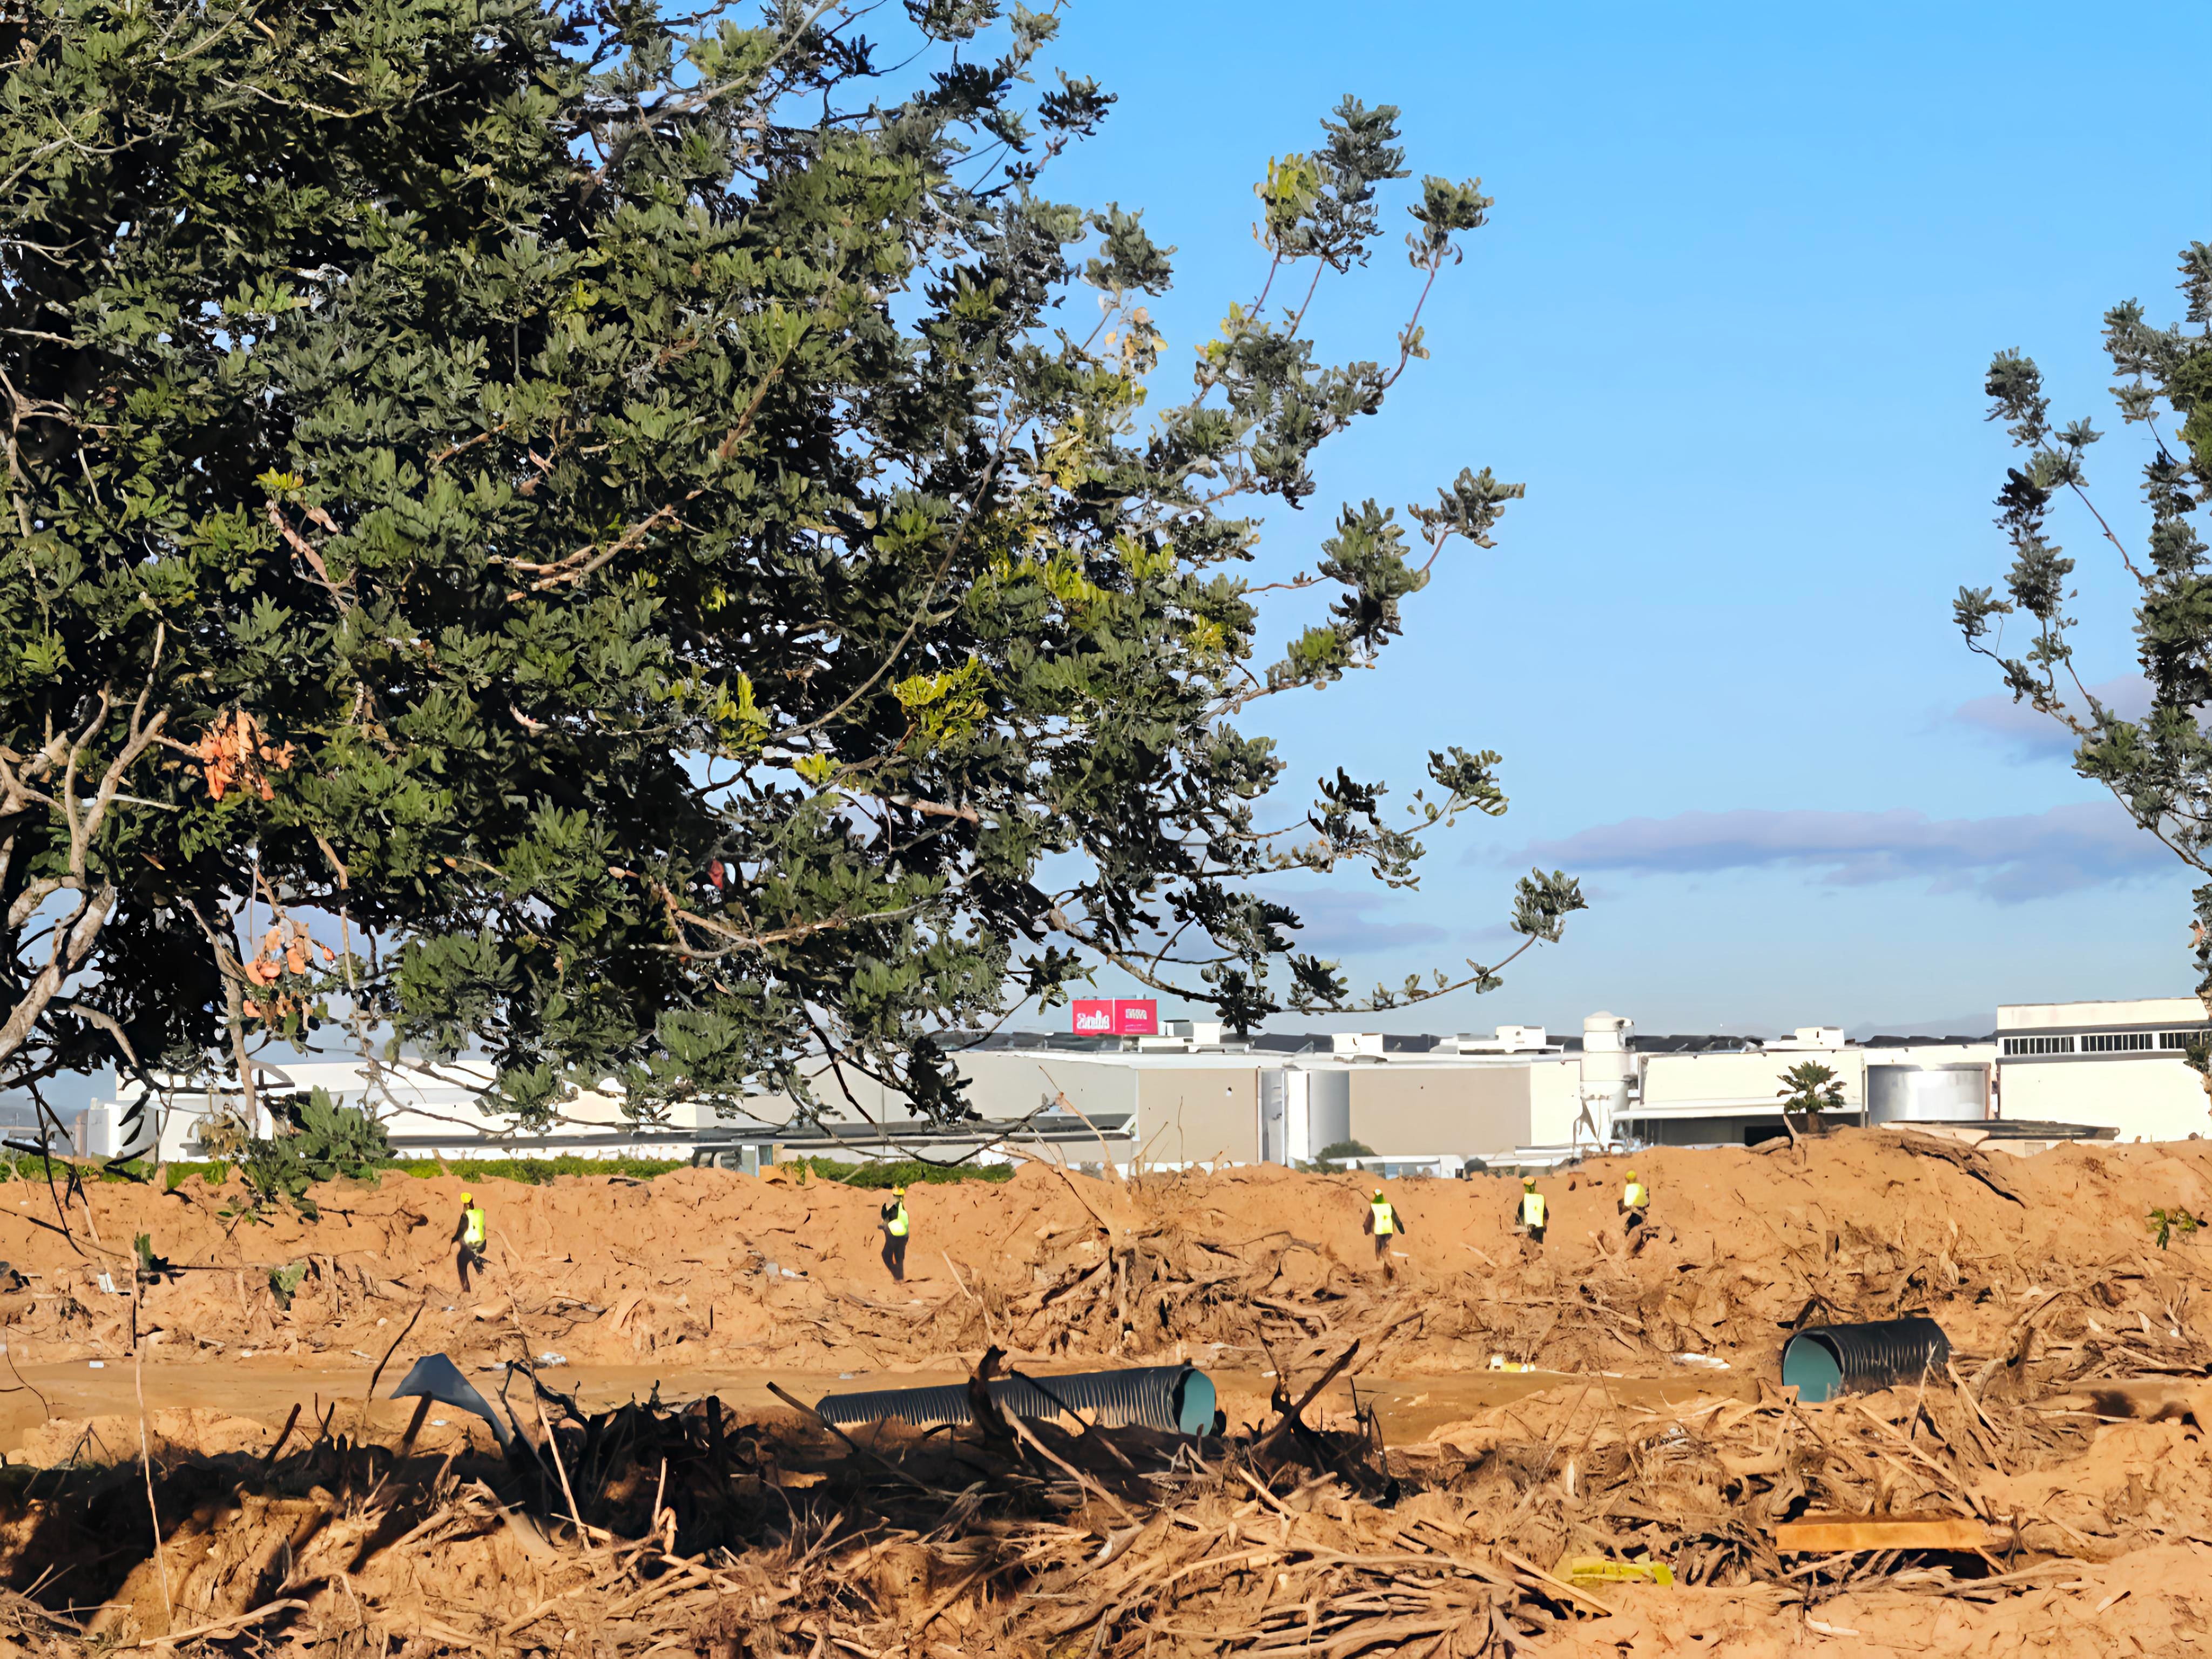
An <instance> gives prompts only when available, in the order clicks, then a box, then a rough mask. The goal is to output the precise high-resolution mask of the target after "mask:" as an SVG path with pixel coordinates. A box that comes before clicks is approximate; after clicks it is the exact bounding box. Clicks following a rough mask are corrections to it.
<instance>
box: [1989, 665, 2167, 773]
mask: <svg viewBox="0 0 2212 1659" xmlns="http://www.w3.org/2000/svg"><path fill="white" fill-rule="evenodd" d="M2089 690H2090V693H2091V695H2093V696H2094V697H2095V698H2096V699H2097V701H2098V702H2101V703H2104V704H2105V705H2106V707H2108V708H2111V709H2112V712H2113V713H2114V714H2118V716H2119V717H2120V718H2121V719H2123V720H2141V719H2142V717H2143V715H2144V714H2147V713H2148V712H2149V709H2150V682H2149V681H2148V680H2147V679H2145V678H2143V677H2142V675H2140V674H2122V675H2120V676H2119V677H2118V678H2116V679H2109V680H2106V681H2104V682H2103V683H2102V684H2098V685H2093V686H2091V687H2090V688H2089ZM2080 712H2081V714H2082V715H2083V716H2084V717H2086V716H2087V712H2088V711H2087V705H2081V708H2080ZM1951 718H1952V719H1953V720H1956V721H1957V722H1958V723H1959V724H1960V725H1961V726H1972V727H1973V728H1974V729H1975V730H1976V731H1978V732H1981V733H1982V734H1983V735H1984V736H1985V737H1991V738H1996V739H1997V740H1998V741H1999V742H2001V743H2003V744H2008V746H2010V747H2011V748H2012V749H2013V750H2014V751H2015V755H2016V756H2017V757H2018V758H2020V759H2021V760H2047V759H2053V758H2058V757H2064V756H2068V755H2071V754H2072V753H2073V752H2074V747H2075V736H2074V734H2073V733H2072V732H2069V731H2068V730H2067V729H2066V728H2065V726H2063V725H2061V724H2060V723H2059V722H2058V721H2057V720H2054V719H2052V718H2051V716H2050V715H2048V714H2037V713H2036V712H2035V710H2034V709H2033V708H2031V707H2029V706H2028V705H2027V703H2024V702H2014V701H2013V700H2012V695H2011V694H2010V693H2009V692H2006V691H1998V692H1994V693H1992V694H1991V695H1990V696H1986V697H1976V698H1974V699H1973V700H1972V702H1962V703H1960V705H1959V706H1958V707H1957V708H1954V709H1953V710H1952V711H1951Z"/></svg>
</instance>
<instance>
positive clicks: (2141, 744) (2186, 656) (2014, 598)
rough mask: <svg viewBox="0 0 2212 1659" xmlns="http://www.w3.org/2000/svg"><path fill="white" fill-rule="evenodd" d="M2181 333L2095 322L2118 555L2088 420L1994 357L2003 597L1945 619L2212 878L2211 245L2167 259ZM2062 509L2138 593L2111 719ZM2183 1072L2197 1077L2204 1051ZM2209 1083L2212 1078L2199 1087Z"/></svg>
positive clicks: (1988, 594)
mask: <svg viewBox="0 0 2212 1659" xmlns="http://www.w3.org/2000/svg"><path fill="white" fill-rule="evenodd" d="M2181 292H2182V296H2183V300H2184V303H2185V309H2186V314H2187V320H2186V322H2185V323H2181V324H2174V325H2169V326H2167V327H2165V328H2156V327H2154V326H2152V325H2150V324H2149V323H2148V321H2146V320H2145V313H2144V309H2143V307H2142V305H2141V304H2140V303H2139V302H2137V301H2133V300H2130V301H2128V302H2127V303H2126V304H2124V305H2120V306H2115V307H2112V310H2110V311H2108V312H2106V313H2105V349H2106V352H2107V354H2108V355H2109V356H2111V358H2112V372H2113V373H2114V374H2116V375H2117V376H2118V380H2119V383H2118V385H2116V386H2114V387H2113V388H2112V392H2113V396H2114V397H2115V398H2117V399H2118V404H2119V410H2120V419H2121V420H2122V422H2124V423H2125V424H2127V425H2129V426H2134V427H2139V428H2142V435H2143V438H2144V441H2145V449H2146V455H2145V459H2144V461H2143V466H2142V479H2143V484H2142V489H2143V501H2144V502H2145V504H2146V505H2147V506H2148V508H2149V512H2150V526H2149V531H2148V535H2147V536H2146V537H2145V538H2144V540H2143V541H2142V544H2140V545H2136V546H2130V544H2129V543H2128V541H2126V540H2125V539H2124V538H2122V537H2121V536H2120V535H2119V534H2118V532H2116V531H2115V530H2114V528H2113V527H2112V524H2111V522H2110V521H2109V520H2108V519H2107V517H2106V514H2105V513H2103V512H2101V511H2100V510H2099V508H2098V507H2097V505H2096V503H2095V501H2093V499H2092V497H2091V495H2090V493H2089V473H2088V465H2087V456H2088V451H2089V447H2090V446H2091V445H2093V444H2094V443H2096V442H2098V441H2100V438H2101V437H2102V436H2103V435H2102V434H2101V433H2100V432H2098V431H2097V430H2096V429H2095V428H2093V426H2091V425H2090V423H2089V422H2087V420H2079V421H2075V422H2072V423H2071V424H2069V425H2067V426H2063V427H2055V426H2053V425H2052V424H2051V403H2050V399H2049V398H2047V397H2045V395H2044V390H2043V376H2042V374H2041V373H2040V372H2039V370H2038V369H2037V368H2036V366H2035V362H2034V361H2033V359H2032V358H2028V357H2025V356H2021V354H2020V353H2019V352H2017V351H2001V352H1999V353H1998V354H1997V356H1996V360H1995V361H1994V362H1991V363H1990V372H1989V379H1988V392H1989V395H1990V419H1991V420H2002V421H2004V422H2007V425H2006V428H2005V429H2006V431H2007V433H2008V435H2010V437H2011V439H2012V441H2013V444H2014V446H2015V447H2016V448H2019V449H2021V450H2024V451H2025V452H2026V454H2025V457H2024V458H2023V459H2022V460H2021V464H2020V465H2017V466H2013V467H2009V468H2008V469H2007V470H2006V473H2005V483H2004V488H2003V489H2002V490H2001V491H1999V492H1998V495H1997V508H1998V513H1997V523H1998V524H1999V525H2000V526H2002V528H2003V530H2004V532H2005V536H2006V538H2007V539H2008V541H2010V542H2011V544H2012V548H2013V564H2012V568H2011V569H2010V570H2009V571H2008V572H2007V573H2006V575H2005V584H2004V586H2005V593H2006V597H2005V598H2003V599H1999V598H1997V597H1996V592H1995V591H1994V590H1993V589H1991V588H1987V587H1980V588H1970V587H1962V588H1960V590H1959V598H1958V603H1957V606H1956V614H1957V618H1958V623H1959V626H1960V629H1962V630H1963V631H1964V632H1965V634H1966V644H1967V646H1968V647H1970V648H1971V649H1972V650H1973V651H1975V652H1977V653H1979V654H1981V655H1983V656H1985V657H1988V658H1990V659H1991V660H1992V661H1994V662H1995V663H1996V665H1997V666H1998V667H1999V668H2000V669H2001V670H2002V671H2003V674H2004V681H2005V686H2006V689H2007V690H2009V691H2010V692H2011V693H2012V695H2013V700H2014V701H2015V702H2026V703H2027V704H2029V705H2030V706H2031V707H2033V708H2035V709H2036V710H2037V711H2038V712H2039V713H2040V714H2048V715H2050V716H2051V718H2053V719H2054V720H2058V721H2060V722H2062V723H2063V725H2064V726H2065V727H2066V729H2067V730H2068V731H2069V732H2071V733H2072V734H2073V735H2074V737H2075V740H2076V747H2075V750H2074V769H2075V771H2076V772H2078V773H2079V774H2081V776H2083V777H2085V778H2088V779H2091V780H2092V781H2095V782H2098V783H2100V784H2102V785H2104V786H2105V787H2106V788H2108V789H2110V790H2111V791H2112V795H2113V798H2114V799H2117V800H2118V802H2119V803H2120V805H2122V806H2123V807H2124V808H2126V809H2127V811H2128V814H2129V816H2130V817H2132V818H2134V820H2135V821H2136V823H2138V824H2140V825H2141V826H2142V828H2143V829H2147V830H2148V831H2149V832H2150V833H2151V834H2152V835H2154V836H2157V837H2158V838H2159V839H2160V841H2161V842H2165V843H2166V846H2167V847H2168V848H2172V851H2173V852H2174V853H2175V854H2177V855H2178V856H2179V858H2180V859H2181V860H2182V861H2183V862H2184V863H2185V864H2187V865H2188V866H2191V868H2193V869H2195V870H2197V871H2198V872H2202V873H2203V874H2205V875H2206V876H2207V877H2208V878H2212V738H2208V736H2207V735H2206V732H2205V728H2204V724H2203V721H2204V718H2205V714H2206V710H2207V708H2208V706H2212V566H2208V564H2207V562H2206V556H2205V554H2206V550H2205V543H2204V536H2203V522H2204V520H2203V509H2204V508H2205V507H2206V505H2207V504H2208V503H2212V246H2208V245H2207V244H2205V243H2203V242H2192V243H2191V244H2190V246H2188V247H2187V248H2185V250H2183V252H2182V255H2181ZM2063 496H2070V497H2071V498H2072V499H2073V501H2075V503H2076V504H2077V505H2078V506H2079V507H2081V508H2082V509H2083V510H2085V511H2086V512H2087V514H2088V516H2089V519H2090V520H2091V521H2093V524H2094V526H2095V528H2096V533H2097V534H2098V536H2099V537H2100V538H2101V539H2102V540H2103V541H2104V542H2105V543H2106V544H2107V546H2108V547H2109V549H2110V550H2111V552H2112V554H2114V555H2117V556H2118V559H2119V561H2120V563H2121V565H2122V567H2123V568H2124V569H2125V570H2126V572H2127V574H2128V575H2129V576H2130V578H2131V579H2133V580H2134V582H2135V584H2136V594H2137V599H2136V617H2135V620H2136V627H2135V633H2136V647H2137V653H2138V656H2139V659H2140V660H2141V662H2142V671H2143V674H2144V677H2145V678H2147V679H2148V681H2149V683H2150V692H2151V700H2150V708H2149V709H2148V712H2147V713H2145V714H2143V715H2142V717H2141V718H2139V719H2134V720H2130V719H2125V718H2123V717H2122V716H2121V715H2120V714H2118V713H2117V712H2116V711H2115V710H2114V709H2113V708H2112V707H2111V706H2110V705H2108V704H2106V702H2103V701H2102V700H2101V699H2100V698H2099V697H2097V696H2094V695H2093V693H2092V692H2091V691H2090V690H2089V688H2088V687H2087V685H2085V684H2083V683H2082V680H2081V676H2080V674H2079V673H2078V672H2077V671H2076V669H2075V660H2074V645H2073V641H2072V639H2071V637H2070V636H2069V630H2070V629H2072V628H2073V627H2074V625H2075V618H2074V617H2071V616H2069V615H2068V614H2067V611H2068V607H2069V605H2071V604H2072V602H2073V599H2074V598H2075V594H2074V591H2073V589H2072V588H2071V586H2069V578H2070V577H2071V576H2072V574H2073V572H2074V561H2073V560H2072V559H2071V558H2069V557H2068V556H2066V554H2065V551H2064V550H2063V547H2062V545H2061V544H2059V543H2058V542H2057V540H2055V539H2054V538H2053V537H2052V535H2051V511H2052V508H2053V507H2054V506H2056V505H2057V504H2058V503H2059V501H2060V499H2061V497H2063ZM2015 616H2016V617H2019V618H2020V620H2021V624H2022V625H2023V631H2024V633H2025V635H2026V637H2025V639H2024V640H2016V641H2012V642H2010V643H2008V642H2007V641H2005V639H2004V636H2003V633H2002V625H2001V624H2000V623H1999V621H1998V619H1999V618H2002V617H2015ZM2196 904H2197V925H2196V928H2195V938H2196V957H2197V970H2198V974H2199V980H2198V983H2197V994H2199V995H2200V996H2202V997H2203V998H2204V999H2205V1006H2206V1007H2207V1009H2208V1010H2212V879H2208V881H2207V882H2206V884H2204V885H2203V886H2200V887H2199V888H2197V892H2196ZM2190 1062H2191V1064H2192V1065H2194V1066H2197V1069H2198V1070H2199V1071H2206V1070H2207V1069H2208V1065H2212V1060H2208V1054H2207V1051H2206V1049H2205V1048H2204V1045H2203V1044H2201V1043H2200V1044H2198V1045H2197V1046H2196V1047H2194V1048H2192V1049H2191V1052H2190ZM2208 1085H2212V1078H2209V1079H2208Z"/></svg>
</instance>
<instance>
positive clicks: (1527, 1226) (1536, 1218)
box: [1518, 1176, 1551, 1244]
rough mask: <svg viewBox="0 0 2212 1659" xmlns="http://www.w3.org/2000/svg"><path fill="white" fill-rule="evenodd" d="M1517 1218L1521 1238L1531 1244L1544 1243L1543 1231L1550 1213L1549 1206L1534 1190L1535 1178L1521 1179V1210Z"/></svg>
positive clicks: (1526, 1177) (1541, 1195) (1542, 1196)
mask: <svg viewBox="0 0 2212 1659" xmlns="http://www.w3.org/2000/svg"><path fill="white" fill-rule="evenodd" d="M1518 1218H1519V1221H1520V1224H1521V1232H1522V1237H1525V1238H1527V1239H1528V1240H1529V1241H1530V1242H1531V1243H1537V1244H1541V1243H1543V1242H1544V1229H1545V1227H1546V1225H1547V1224H1548V1223H1549V1221H1550V1218H1551V1212H1550V1209H1549V1206H1547V1205H1546V1204H1545V1202H1544V1195H1543V1194H1541V1193H1540V1192H1538V1191H1537V1190H1536V1177H1535V1176H1522V1177H1521V1208H1520V1212H1519V1217H1518Z"/></svg>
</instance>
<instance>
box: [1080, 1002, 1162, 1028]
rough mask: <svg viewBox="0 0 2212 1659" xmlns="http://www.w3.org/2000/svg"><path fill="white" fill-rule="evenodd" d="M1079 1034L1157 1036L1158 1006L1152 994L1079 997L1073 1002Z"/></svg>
mask: <svg viewBox="0 0 2212 1659" xmlns="http://www.w3.org/2000/svg"><path fill="white" fill-rule="evenodd" d="M1075 1034H1076V1036H1158V1035H1159V1034H1160V1005H1159V1004H1158V1002H1157V1001H1155V1000H1153V999H1152V998H1151V997H1119V998H1115V999H1112V1000H1109V999H1107V998H1105V997H1079V998H1078V999H1077V1000H1076V1004H1075Z"/></svg>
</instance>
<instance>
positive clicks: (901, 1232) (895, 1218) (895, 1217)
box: [884, 1199, 907, 1238]
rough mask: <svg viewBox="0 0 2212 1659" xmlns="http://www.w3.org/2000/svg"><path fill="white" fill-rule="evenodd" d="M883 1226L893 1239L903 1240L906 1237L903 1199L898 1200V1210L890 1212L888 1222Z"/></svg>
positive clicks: (904, 1203) (904, 1201)
mask: <svg viewBox="0 0 2212 1659" xmlns="http://www.w3.org/2000/svg"><path fill="white" fill-rule="evenodd" d="M884 1225H885V1227H886V1229H887V1230H888V1231H889V1232H890V1236H891V1237H893V1238H904V1237H906V1229H907V1219H906V1200H904V1199H901V1200H899V1206H898V1208H897V1209H896V1210H895V1211H893V1212H892V1213H891V1218H890V1221H888V1222H887V1223H885V1224H884Z"/></svg>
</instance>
